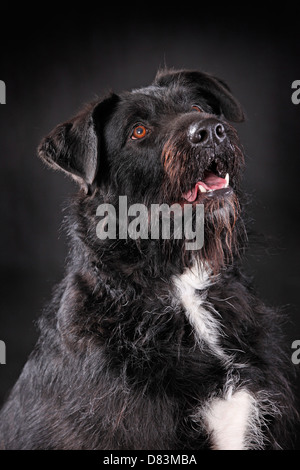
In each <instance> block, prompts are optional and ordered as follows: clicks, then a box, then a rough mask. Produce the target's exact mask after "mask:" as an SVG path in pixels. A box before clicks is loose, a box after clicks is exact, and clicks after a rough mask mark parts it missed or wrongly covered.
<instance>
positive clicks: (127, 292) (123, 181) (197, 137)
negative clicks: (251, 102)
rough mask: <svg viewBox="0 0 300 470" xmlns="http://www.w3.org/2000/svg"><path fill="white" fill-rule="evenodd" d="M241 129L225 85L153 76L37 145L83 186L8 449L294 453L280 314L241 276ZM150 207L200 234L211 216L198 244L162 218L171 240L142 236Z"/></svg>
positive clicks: (0, 422)
mask: <svg viewBox="0 0 300 470" xmlns="http://www.w3.org/2000/svg"><path fill="white" fill-rule="evenodd" d="M242 120H243V112H242V109H241V107H240V105H239V103H238V102H237V101H236V100H235V98H234V97H233V96H232V94H231V92H230V90H229V88H228V87H227V85H226V84H224V83H223V82H222V81H221V80H219V79H216V78H214V77H212V76H210V75H207V74H204V73H200V72H196V71H195V72H194V71H161V72H159V73H158V75H157V77H156V79H155V81H154V82H153V84H152V85H150V86H149V87H146V88H141V89H138V90H133V91H132V92H124V93H121V94H119V95H115V94H111V95H109V96H107V97H106V98H105V99H103V100H102V101H98V102H96V103H93V104H91V105H89V106H87V107H86V109H85V110H83V111H82V112H81V113H80V114H78V115H77V116H76V117H75V118H73V119H72V120H70V121H69V122H66V123H64V124H61V125H59V126H57V127H56V128H55V129H54V131H53V132H52V133H51V134H50V135H49V136H48V137H46V138H45V139H44V140H43V142H42V143H41V145H40V147H39V155H40V156H41V157H42V159H44V160H45V161H46V162H47V163H48V164H50V166H52V167H53V168H59V169H62V170H64V171H65V172H66V173H67V174H69V175H71V176H72V177H73V178H75V180H76V181H77V182H78V183H79V185H80V186H81V190H80V191H79V194H78V195H77V196H76V197H75V199H74V200H73V202H72V205H71V207H70V215H69V217H68V222H67V230H68V234H69V237H70V247H71V252H70V257H69V262H68V266H67V271H66V276H65V278H64V280H63V281H62V283H61V284H60V285H59V286H58V288H57V289H56V291H55V295H54V298H53V300H52V302H51V303H50V305H49V306H48V307H47V308H46V310H45V312H44V314H43V316H42V318H41V320H40V322H39V328H40V339H39V341H38V344H37V346H36V348H35V350H34V351H33V353H32V354H31V356H30V358H29V360H28V362H27V364H26V365H25V367H24V370H23V372H22V374H21V376H20V378H19V380H18V382H17V384H16V385H15V387H14V389H13V391H12V393H11V396H10V398H9V400H8V401H7V403H6V404H5V406H4V408H3V410H2V414H1V416H0V446H1V447H2V448H4V449H109V450H113V449H123V450H124V449H147V450H154V449H158V450H161V449H162V450H167V449H178V450H187V449H190V450H195V449H206V448H210V449H280V448H289V446H290V445H291V444H290V441H289V438H290V437H289V436H290V435H291V434H292V432H291V429H292V423H293V420H294V416H295V410H294V407H293V397H292V391H291V386H290V383H289V379H288V375H287V373H286V371H287V368H288V363H287V362H285V355H284V353H283V352H282V348H281V342H282V339H281V327H280V324H279V316H278V313H277V312H275V311H273V310H271V309H269V308H267V307H266V306H265V305H263V304H262V303H261V302H260V301H259V300H258V299H257V298H256V297H255V296H254V294H253V292H252V289H251V287H249V286H248V281H247V280H246V279H245V276H243V274H242V273H241V270H240V268H239V265H240V254H241V252H242V250H243V247H244V244H245V240H246V237H245V228H244V224H243V220H242V213H241V204H240V203H241V195H242V193H241V190H240V179H241V171H242V169H243V164H244V159H243V153H242V150H241V147H240V144H239V141H238V137H237V133H236V130H235V129H234V128H233V127H232V126H231V125H230V124H229V122H228V121H234V122H239V121H242ZM119 196H123V197H125V196H126V204H127V208H132V207H133V205H135V204H139V206H138V207H139V208H141V207H142V206H143V207H145V208H146V211H147V214H148V215H147V217H146V219H145V218H144V219H143V221H142V222H141V220H142V219H139V223H137V220H136V219H133V218H132V215H133V213H131V215H130V211H128V214H129V216H128V217H127V218H126V220H125V222H127V223H128V224H130V223H132V222H134V221H135V222H136V232H135V235H137V236H133V233H134V231H133V226H132V227H131V232H130V231H129V225H128V230H127V231H126V224H125V231H124V216H123V215H122V217H121V211H122V210H123V209H122V207H121V203H120V201H121V199H120V198H119ZM122 204H123V202H122ZM154 204H156V206H155V207H158V206H157V205H162V204H165V205H167V206H168V207H170V206H171V205H173V204H176V205H177V206H176V207H178V206H179V207H180V208H182V209H185V208H187V207H189V208H190V209H191V210H192V219H191V221H190V222H191V225H192V228H193V229H194V232H193V233H198V232H197V231H195V230H196V229H197V217H196V216H197V207H204V218H205V225H204V244H203V246H202V245H201V247H200V248H199V247H198V249H188V247H187V240H188V237H187V236H185V235H186V234H185V232H184V233H183V232H182V236H181V237H177V236H175V235H176V233H175V216H174V214H173V212H172V213H171V211H170V236H169V237H162V229H161V227H160V228H159V236H158V237H157V236H156V237H154V236H151V233H150V228H151V220H152V218H153V214H150V210H151V208H152V207H153V205H154ZM99 207H100V208H101V210H100V211H99ZM134 207H135V208H136V207H137V206H134ZM164 207H166V206H164ZM112 208H114V209H115V212H114V211H112V215H111V218H110V219H109V217H108V213H109V210H110V209H112ZM101 211H102V212H101ZM136 214H137V213H136ZM100 215H102V216H104V218H102V219H101V218H100ZM113 222H115V227H113ZM159 223H161V224H162V218H160V219H159ZM99 224H100V225H99ZM101 224H102V225H101ZM198 228H199V226H198ZM109 231H111V232H109ZM130 233H131V236H129V235H130ZM139 233H140V236H138V234H139ZM105 234H106V235H105ZM111 234H113V236H110V235H111ZM142 234H144V236H142ZM145 234H146V235H148V236H145ZM190 238H191V237H190Z"/></svg>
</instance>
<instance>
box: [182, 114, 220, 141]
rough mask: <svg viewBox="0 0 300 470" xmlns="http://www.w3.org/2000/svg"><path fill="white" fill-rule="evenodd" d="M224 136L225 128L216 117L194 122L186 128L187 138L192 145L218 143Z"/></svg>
mask: <svg viewBox="0 0 300 470" xmlns="http://www.w3.org/2000/svg"><path fill="white" fill-rule="evenodd" d="M225 137H226V131H225V128H224V126H223V124H222V123H221V122H220V121H218V120H217V119H206V120H205V121H201V122H194V123H193V124H191V125H190V126H189V128H188V138H189V140H190V141H191V143H192V144H193V145H207V146H209V145H212V144H220V143H221V142H222V141H223V140H224V139H225Z"/></svg>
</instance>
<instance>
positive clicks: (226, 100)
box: [154, 70, 245, 122]
mask: <svg viewBox="0 0 300 470" xmlns="http://www.w3.org/2000/svg"><path fill="white" fill-rule="evenodd" d="M175 83H178V84H182V85H186V86H194V87H195V86H196V87H197V89H198V90H199V92H200V93H201V92H202V93H203V94H204V97H207V96H211V97H214V98H215V99H217V100H218V102H219V106H220V108H221V111H222V113H223V114H224V116H225V118H226V119H228V120H229V121H233V122H242V121H244V119H245V116H244V112H243V109H242V107H241V105H240V103H239V102H238V101H237V100H236V99H235V98H234V96H233V95H232V93H231V91H230V88H229V87H228V86H227V84H226V83H225V82H224V81H223V80H220V79H219V78H216V77H214V76H212V75H209V74H207V73H204V72H198V71H194V70H161V71H159V72H158V73H157V75H156V77H155V81H154V84H156V85H159V86H171V85H172V84H175Z"/></svg>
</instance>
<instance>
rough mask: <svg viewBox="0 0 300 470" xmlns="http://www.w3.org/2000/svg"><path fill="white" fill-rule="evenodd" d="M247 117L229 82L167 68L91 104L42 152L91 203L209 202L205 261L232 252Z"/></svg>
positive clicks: (51, 137) (217, 260)
mask: <svg viewBox="0 0 300 470" xmlns="http://www.w3.org/2000/svg"><path fill="white" fill-rule="evenodd" d="M243 118H244V116H243V111H242V109H241V106H240V104H239V103H238V102H237V101H236V99H235V98H234V97H233V95H232V94H231V92H230V90H229V88H228V87H227V85H226V84H225V83H224V82H223V81H221V80H219V79H217V78H215V77H213V76H210V75H208V74H205V73H201V72H196V71H184V70H183V71H166V70H165V71H161V72H159V73H158V74H157V76H156V78H155V80H154V82H153V83H152V84H151V85H150V86H148V87H145V88H140V89H136V90H133V91H131V92H123V93H121V94H119V95H116V94H111V95H109V96H108V97H106V98H105V99H103V100H101V101H97V102H95V103H92V104H90V105H88V106H87V107H86V108H85V109H84V110H83V111H82V112H81V113H79V114H78V115H77V116H75V117H74V118H73V119H71V120H70V121H68V122H66V123H63V124H61V125H58V126H57V127H56V128H55V129H54V130H53V131H52V133H51V134H50V135H49V136H48V137H46V138H45V139H44V140H43V141H42V143H41V145H40V147H39V155H40V156H41V157H42V158H43V159H44V160H45V161H46V162H47V163H48V164H50V166H52V167H54V168H60V169H62V170H63V171H65V172H66V173H68V174H69V175H71V176H72V177H73V178H74V179H75V180H76V181H77V182H78V183H79V184H80V186H81V187H82V188H83V190H84V192H85V194H86V195H85V198H87V199H88V198H92V199H93V200H95V197H96V198H97V197H98V201H105V202H106V203H113V204H117V196H121V195H124V196H127V198H128V204H136V203H140V204H144V205H145V206H146V207H147V208H148V209H150V206H151V205H152V204H162V203H166V204H169V205H172V204H174V203H178V204H179V205H180V206H181V207H184V206H185V205H187V204H189V205H192V207H193V208H195V207H196V205H197V204H203V205H204V213H205V230H204V234H205V242H204V247H203V249H202V250H201V256H202V258H204V259H205V260H206V261H208V262H209V263H210V264H211V265H212V266H213V267H214V269H216V267H220V266H221V265H222V264H223V263H224V261H225V259H226V250H227V252H228V253H231V254H232V251H233V245H234V243H233V240H234V236H233V234H234V227H235V225H236V220H237V217H238V213H239V203H238V198H237V194H238V190H239V183H240V177H241V169H242V167H243V162H244V160H243V153H242V151H241V149H240V145H239V141H238V137H237V132H236V130H235V129H234V128H233V127H232V125H231V124H230V123H229V122H232V121H233V122H240V121H242V120H243Z"/></svg>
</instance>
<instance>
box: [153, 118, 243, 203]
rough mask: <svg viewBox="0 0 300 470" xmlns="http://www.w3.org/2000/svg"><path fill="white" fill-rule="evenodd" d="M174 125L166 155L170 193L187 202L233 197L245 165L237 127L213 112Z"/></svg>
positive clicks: (168, 190)
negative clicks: (232, 194)
mask: <svg viewBox="0 0 300 470" xmlns="http://www.w3.org/2000/svg"><path fill="white" fill-rule="evenodd" d="M203 114H204V113H203ZM174 124H175V125H174V127H173V129H172V131H171V132H170V137H169V139H168V140H167V142H166V144H165V146H164V149H163V154H162V157H163V164H164V169H165V173H166V179H167V184H166V191H165V192H167V195H168V196H170V197H172V200H173V202H174V201H182V202H183V203H198V202H204V203H205V201H206V200H211V199H217V198H224V197H227V196H230V195H231V193H232V192H233V191H234V190H235V187H236V182H237V181H238V178H239V173H240V169H241V166H242V164H243V154H242V151H241V149H240V145H239V140H238V137H237V132H236V129H234V128H233V127H232V126H231V125H230V124H229V123H228V122H227V121H222V120H221V119H219V118H217V117H215V116H213V115H209V114H204V115H202V116H201V118H200V119H199V118H196V119H195V117H194V115H191V114H189V115H187V116H184V117H179V118H178V120H176V122H175V123H174Z"/></svg>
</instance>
